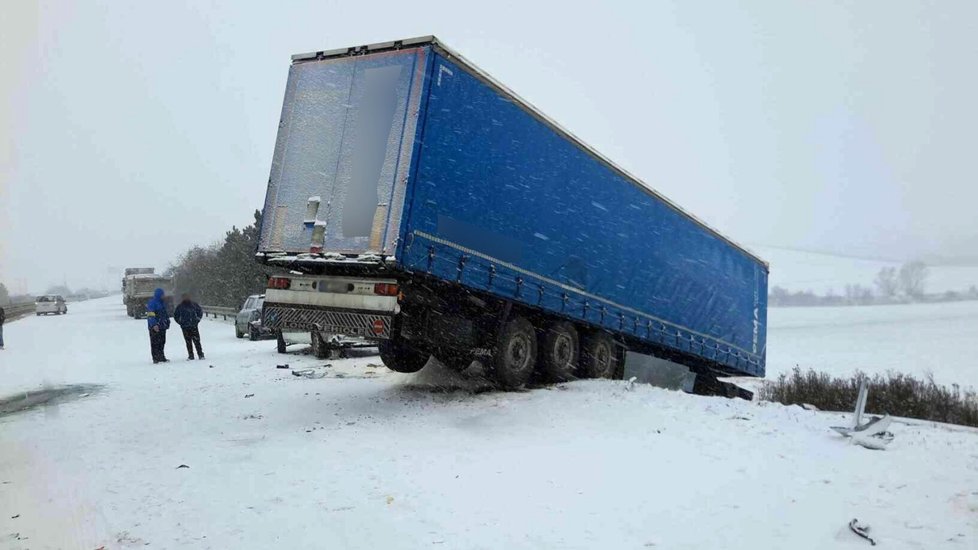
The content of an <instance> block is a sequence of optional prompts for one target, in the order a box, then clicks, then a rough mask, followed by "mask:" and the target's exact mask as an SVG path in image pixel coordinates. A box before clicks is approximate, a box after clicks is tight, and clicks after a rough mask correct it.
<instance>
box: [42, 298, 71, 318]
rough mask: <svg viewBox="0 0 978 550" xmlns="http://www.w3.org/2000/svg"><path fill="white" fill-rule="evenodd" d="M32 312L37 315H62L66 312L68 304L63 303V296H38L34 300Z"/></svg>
mask: <svg viewBox="0 0 978 550" xmlns="http://www.w3.org/2000/svg"><path fill="white" fill-rule="evenodd" d="M34 312H35V313H37V314H38V315H50V314H52V313H53V314H54V315H62V314H65V313H68V306H67V305H66V304H65V299H64V296H55V295H53V294H49V295H47V296H38V297H37V300H36V301H35V302H34Z"/></svg>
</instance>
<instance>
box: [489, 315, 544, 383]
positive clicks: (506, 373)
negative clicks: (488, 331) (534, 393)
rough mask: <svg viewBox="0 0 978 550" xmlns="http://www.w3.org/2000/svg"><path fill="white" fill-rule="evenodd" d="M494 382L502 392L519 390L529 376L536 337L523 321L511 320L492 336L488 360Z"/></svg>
mask: <svg viewBox="0 0 978 550" xmlns="http://www.w3.org/2000/svg"><path fill="white" fill-rule="evenodd" d="M489 363H490V365H491V370H492V373H493V376H494V377H495V379H496V382H498V383H499V385H500V386H502V387H503V388H506V389H511V390H515V389H519V388H522V387H523V386H525V385H526V383H527V382H528V381H529V380H530V376H532V375H533V369H534V367H536V363H537V335H536V331H535V330H534V329H533V325H531V324H530V322H529V321H527V320H526V319H524V318H523V317H514V318H513V319H510V320H509V321H507V322H506V324H504V325H503V328H502V330H500V331H499V334H498V335H497V336H496V346H495V348H494V349H493V353H492V358H491V360H490V362H489Z"/></svg>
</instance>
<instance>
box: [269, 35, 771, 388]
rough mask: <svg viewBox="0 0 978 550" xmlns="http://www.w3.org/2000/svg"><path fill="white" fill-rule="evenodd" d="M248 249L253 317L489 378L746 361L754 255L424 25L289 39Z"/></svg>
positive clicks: (284, 332) (701, 369)
mask: <svg viewBox="0 0 978 550" xmlns="http://www.w3.org/2000/svg"><path fill="white" fill-rule="evenodd" d="M257 257H258V259H259V261H261V262H263V263H265V264H267V265H270V266H278V267H281V268H286V269H283V270H282V274H281V275H276V276H273V277H271V278H270V279H269V283H268V290H267V293H266V301H265V306H264V311H263V323H264V324H265V325H266V326H268V327H270V328H272V329H275V330H277V331H278V332H279V334H280V336H279V351H284V346H285V344H286V343H287V342H285V339H286V338H288V337H289V335H293V336H295V335H304V337H305V338H308V339H309V341H310V342H311V343H312V345H313V349H314V350H316V351H317V354H318V353H320V352H321V351H322V350H323V349H325V348H326V347H328V344H329V342H330V341H336V338H338V337H357V338H360V339H367V340H373V341H376V342H377V344H378V346H379V348H380V352H381V358H382V360H383V361H384V363H385V364H386V365H387V366H388V367H389V368H391V369H393V370H395V371H399V372H414V371H417V370H419V369H421V368H422V367H424V365H425V363H426V362H427V361H428V359H429V357H430V356H431V355H434V356H435V357H437V358H438V359H439V360H440V361H441V362H443V363H445V364H446V365H448V366H451V367H455V368H464V367H466V366H468V365H470V363H471V362H472V361H473V360H479V361H480V362H481V363H483V364H484V365H485V366H486V367H487V369H488V371H489V372H490V373H491V374H492V376H493V377H494V378H495V379H496V380H497V381H498V383H499V384H500V385H501V386H503V387H507V388H518V387H521V386H523V385H524V384H526V383H527V382H528V381H529V380H531V379H532V378H534V377H540V378H544V379H550V380H566V379H571V378H580V377H609V378H611V377H620V376H621V374H622V372H623V367H624V365H623V362H624V360H625V357H626V351H633V352H639V353H643V354H648V355H654V356H656V357H658V358H662V359H666V360H669V361H672V362H674V363H679V364H682V365H685V366H686V367H688V368H689V369H691V371H692V372H694V373H696V375H697V378H696V379H697V386H698V387H699V388H700V389H703V390H704V391H709V390H710V389H711V388H712V389H714V390H715V388H716V387H717V384H718V383H717V381H716V376H717V375H747V376H763V375H764V362H765V339H766V338H765V336H766V334H765V329H766V315H767V279H768V267H767V264H766V263H765V262H764V261H763V260H761V259H760V258H758V257H757V256H755V255H754V254H752V253H751V252H749V251H748V250H746V249H745V248H743V247H741V246H738V245H737V244H736V243H734V242H733V241H731V240H730V239H728V238H727V237H725V236H723V235H722V234H720V233H719V232H717V231H716V230H714V229H712V228H710V227H709V226H707V225H706V224H705V223H703V222H702V221H700V220H698V219H696V218H695V217H694V216H692V215H691V214H689V213H688V212H686V211H684V210H683V209H682V208H680V207H679V206H678V205H676V204H674V203H672V202H671V201H669V200H668V199H666V198H665V197H663V196H662V195H660V194H659V193H657V192H656V191H655V190H654V189H652V188H651V187H649V186H648V185H646V184H644V183H643V182H641V181H640V180H638V179H637V178H635V177H634V176H631V175H630V174H628V173H627V172H626V171H624V170H623V169H621V168H620V167H618V166H617V165H615V164H614V163H613V162H611V161H610V160H608V159H607V158H605V157H604V156H602V155H601V154H600V153H598V152H597V151H595V150H594V149H592V148H591V147H589V146H588V145H587V144H585V143H584V142H582V141H581V140H579V139H578V138H576V137H575V136H573V135H572V134H570V133H569V132H568V131H566V130H564V129H563V128H561V127H560V126H559V125H558V124H557V123H555V122H554V121H553V120H551V119H549V118H547V116H546V115H544V114H543V113H541V112H540V111H538V110H537V109H535V108H534V107H533V106H532V105H530V104H529V103H527V102H526V101H524V100H522V99H520V98H519V97H518V96H517V95H516V94H514V93H513V92H511V91H510V90H508V89H507V88H506V87H504V86H503V85H502V84H500V83H498V82H497V81H495V80H494V79H493V78H492V77H490V76H489V75H488V74H486V73H485V72H483V71H481V70H480V69H478V68H477V67H476V66H475V65H473V64H472V63H470V62H469V61H467V60H466V59H464V58H463V57H461V56H460V55H458V54H457V53H455V52H453V51H452V50H450V49H449V48H447V47H446V46H445V45H444V44H442V43H440V42H439V41H438V40H437V39H435V38H434V37H423V38H417V39H410V40H400V41H395V42H388V43H383V44H373V45H368V46H359V47H353V48H344V49H339V50H331V51H320V52H313V53H309V54H303V55H296V56H293V58H292V65H291V68H290V69H289V77H288V83H287V86H286V92H285V100H284V105H283V107H282V117H281V121H280V124H279V130H278V139H277V142H276V145H275V153H274V159H273V162H272V169H271V175H270V178H269V181H268V191H267V195H266V199H265V207H264V218H263V221H262V227H261V238H260V243H259V249H258V254H257Z"/></svg>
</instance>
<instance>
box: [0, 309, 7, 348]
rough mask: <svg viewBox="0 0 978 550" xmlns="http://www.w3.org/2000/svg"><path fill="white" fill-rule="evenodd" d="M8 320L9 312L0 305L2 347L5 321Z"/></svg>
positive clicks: (0, 345) (0, 344) (0, 346)
mask: <svg viewBox="0 0 978 550" xmlns="http://www.w3.org/2000/svg"><path fill="white" fill-rule="evenodd" d="M6 320H7V312H5V311H4V310H3V308H2V307H0V349H3V322H4V321H6Z"/></svg>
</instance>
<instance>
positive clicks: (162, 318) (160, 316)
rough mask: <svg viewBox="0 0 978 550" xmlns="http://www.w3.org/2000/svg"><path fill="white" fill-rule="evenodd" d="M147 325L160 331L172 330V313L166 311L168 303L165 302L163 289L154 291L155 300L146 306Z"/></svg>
mask: <svg viewBox="0 0 978 550" xmlns="http://www.w3.org/2000/svg"><path fill="white" fill-rule="evenodd" d="M146 323H147V324H148V325H149V328H153V327H155V326H158V327H160V330H166V329H168V328H170V313H169V312H168V311H167V310H166V302H164V301H163V289H162V288H157V289H156V290H154V291H153V298H152V299H151V300H150V301H149V302H148V303H147V304H146Z"/></svg>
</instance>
